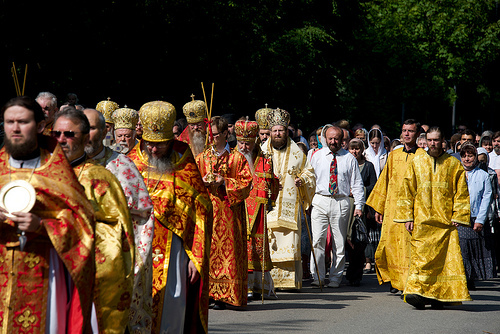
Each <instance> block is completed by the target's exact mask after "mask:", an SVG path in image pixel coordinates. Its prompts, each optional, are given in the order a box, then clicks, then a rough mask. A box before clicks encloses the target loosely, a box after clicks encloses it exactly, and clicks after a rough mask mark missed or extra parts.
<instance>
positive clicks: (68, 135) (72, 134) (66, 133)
mask: <svg viewBox="0 0 500 334" xmlns="http://www.w3.org/2000/svg"><path fill="white" fill-rule="evenodd" d="M77 133H81V132H74V131H54V130H52V131H50V135H51V136H52V137H54V138H59V137H61V134H63V135H64V137H66V138H73V137H75V134H77Z"/></svg>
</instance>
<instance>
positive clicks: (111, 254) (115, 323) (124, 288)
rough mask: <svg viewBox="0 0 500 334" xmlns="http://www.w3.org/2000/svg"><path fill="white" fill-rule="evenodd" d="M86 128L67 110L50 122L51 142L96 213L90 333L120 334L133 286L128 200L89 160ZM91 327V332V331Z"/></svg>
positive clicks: (115, 182)
mask: <svg viewBox="0 0 500 334" xmlns="http://www.w3.org/2000/svg"><path fill="white" fill-rule="evenodd" d="M89 131H90V124H89V121H88V119H87V117H86V116H85V114H84V113H83V111H80V110H76V109H75V108H74V107H67V108H65V109H64V110H61V111H59V113H58V114H57V116H56V118H55V121H54V128H53V130H52V137H54V138H56V139H57V141H58V142H59V145H61V147H62V149H63V151H64V152H65V153H66V157H67V158H68V160H69V161H70V164H71V166H72V167H73V169H74V171H75V175H76V177H77V178H78V181H79V182H80V183H81V185H82V186H83V187H84V189H85V194H86V195H87V198H88V199H89V201H90V202H91V203H92V206H93V208H94V211H95V249H96V254H95V263H96V275H95V277H96V281H95V288H94V298H93V301H94V304H95V310H96V314H93V319H96V321H97V326H98V328H93V330H94V332H97V331H98V332H102V333H104V332H107V331H109V332H116V333H123V332H124V331H125V328H126V326H127V323H128V317H129V309H130V302H131V297H132V288H133V282H134V263H135V262H134V256H135V252H134V249H135V248H134V247H135V245H134V230H133V226H132V221H131V218H130V212H129V209H128V206H127V199H126V198H125V195H124V193H123V190H122V188H121V185H120V183H119V182H118V180H117V179H116V177H115V176H114V175H113V174H112V173H111V172H110V171H108V170H107V169H106V168H104V167H102V166H101V165H99V164H97V163H95V162H94V161H93V160H87V156H86V154H85V146H86V144H87V143H88V138H89ZM94 323H95V322H94V321H93V327H94Z"/></svg>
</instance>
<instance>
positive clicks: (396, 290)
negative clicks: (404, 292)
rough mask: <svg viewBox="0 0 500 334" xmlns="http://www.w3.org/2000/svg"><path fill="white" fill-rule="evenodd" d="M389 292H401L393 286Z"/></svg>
mask: <svg viewBox="0 0 500 334" xmlns="http://www.w3.org/2000/svg"><path fill="white" fill-rule="evenodd" d="M389 291H390V292H391V293H398V291H399V290H398V289H396V288H393V287H392V285H391V288H390V289H389Z"/></svg>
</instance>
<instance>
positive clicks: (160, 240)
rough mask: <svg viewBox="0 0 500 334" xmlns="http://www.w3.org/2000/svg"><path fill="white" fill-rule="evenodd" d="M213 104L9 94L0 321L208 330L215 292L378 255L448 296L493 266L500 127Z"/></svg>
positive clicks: (250, 288) (107, 329)
mask: <svg viewBox="0 0 500 334" xmlns="http://www.w3.org/2000/svg"><path fill="white" fill-rule="evenodd" d="M207 109H208V108H207V106H206V104H205V102H203V101H200V100H195V99H194V96H192V101H189V102H187V103H186V104H185V105H184V106H183V108H182V111H183V116H184V117H178V115H177V113H176V109H175V107H174V106H173V105H172V104H170V103H168V102H164V101H152V102H148V103H145V104H144V105H143V106H142V107H141V108H140V109H139V110H138V111H137V110H134V109H131V108H127V107H124V108H120V107H119V105H118V104H117V103H116V102H113V101H112V100H111V99H107V100H105V101H101V102H99V103H97V104H96V107H95V108H85V107H83V106H82V105H80V104H78V99H77V97H76V95H75V94H69V95H68V99H67V102H66V103H64V104H62V105H58V102H57V98H56V96H55V95H54V94H52V93H49V92H41V93H40V94H39V95H38V96H37V97H36V99H32V98H30V97H27V96H20V97H16V98H13V99H11V100H9V101H8V102H7V103H6V104H5V105H4V106H3V108H2V109H1V115H2V120H3V129H4V139H3V147H2V149H1V150H0V187H1V188H0V277H1V278H2V279H0V329H2V332H6V333H21V332H22V333H24V332H29V333H44V332H45V333H59V332H68V333H91V332H92V333H99V332H101V333H166V332H168V333H183V332H186V333H202V332H207V331H208V310H209V308H213V309H214V310H224V309H226V307H228V306H230V307H233V308H240V307H244V306H246V305H247V303H248V302H249V301H252V300H260V299H262V300H264V298H275V296H276V291H277V290H287V289H288V290H298V289H301V288H302V284H303V281H304V280H311V285H312V286H318V287H321V288H322V287H323V286H325V287H329V288H333V289H335V288H338V287H339V286H340V285H341V284H344V282H347V283H348V284H349V285H351V286H355V287H356V286H359V285H360V284H362V279H363V275H364V274H367V273H373V272H375V273H376V275H377V278H378V281H379V283H380V284H387V285H388V287H389V290H390V292H391V293H394V294H396V293H399V292H401V296H402V298H403V299H404V301H405V302H406V303H408V304H410V305H412V306H413V307H415V308H418V309H424V308H426V306H427V305H430V306H431V307H432V308H435V309H441V308H443V307H447V306H449V305H456V304H460V303H461V302H463V301H469V300H471V297H470V294H469V291H470V290H473V289H475V281H476V280H487V279H491V278H493V277H496V274H497V270H498V267H497V262H496V257H495V254H498V247H499V245H500V240H499V237H500V226H499V219H498V218H499V205H498V204H499V203H498V202H499V200H498V198H499V183H498V182H499V181H498V180H499V176H500V158H499V157H500V131H499V132H496V133H493V132H490V131H486V132H484V133H483V134H481V135H476V134H475V133H474V132H473V131H471V130H469V129H467V128H465V127H462V128H459V132H458V133H457V134H454V135H453V136H452V137H451V138H450V140H449V141H448V140H446V139H445V138H444V135H443V131H442V130H441V129H440V128H438V127H429V126H427V125H422V124H420V123H419V122H418V121H417V120H414V119H408V120H406V121H405V122H404V123H403V125H402V131H401V135H400V137H399V138H397V139H394V140H392V141H391V140H389V138H388V137H387V136H386V135H385V133H384V130H383V128H381V127H380V126H379V125H373V126H372V127H371V128H370V129H369V130H367V129H365V128H364V127H363V125H362V124H356V125H354V126H352V127H351V126H350V124H349V122H347V121H346V120H340V121H337V122H335V123H332V124H327V125H324V126H320V127H318V129H317V130H315V131H313V132H312V133H311V134H310V135H309V137H308V138H304V137H303V136H302V132H301V131H300V129H298V128H297V127H296V126H295V125H293V124H292V123H291V122H290V121H291V119H290V118H291V116H290V113H288V112H287V111H285V110H282V109H279V108H278V109H272V108H268V107H267V105H266V107H265V108H262V109H259V110H257V111H256V112H255V115H251V116H254V118H255V121H252V120H250V118H251V117H248V116H247V117H242V118H240V119H237V118H236V117H235V115H233V114H225V115H221V116H214V117H207ZM179 116H180V115H179ZM252 118H253V117H252ZM347 263H348V264H347Z"/></svg>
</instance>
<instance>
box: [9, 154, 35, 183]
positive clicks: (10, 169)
mask: <svg viewBox="0 0 500 334" xmlns="http://www.w3.org/2000/svg"><path fill="white" fill-rule="evenodd" d="M40 159H41V156H39V157H38V159H37V160H36V163H35V167H33V170H32V171H31V174H30V177H29V179H28V182H30V181H31V178H32V177H33V174H35V169H36V166H37V165H38V163H39V162H40ZM9 165H10V164H9ZM12 168H13V167H12V166H10V168H9V182H10V181H12Z"/></svg>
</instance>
